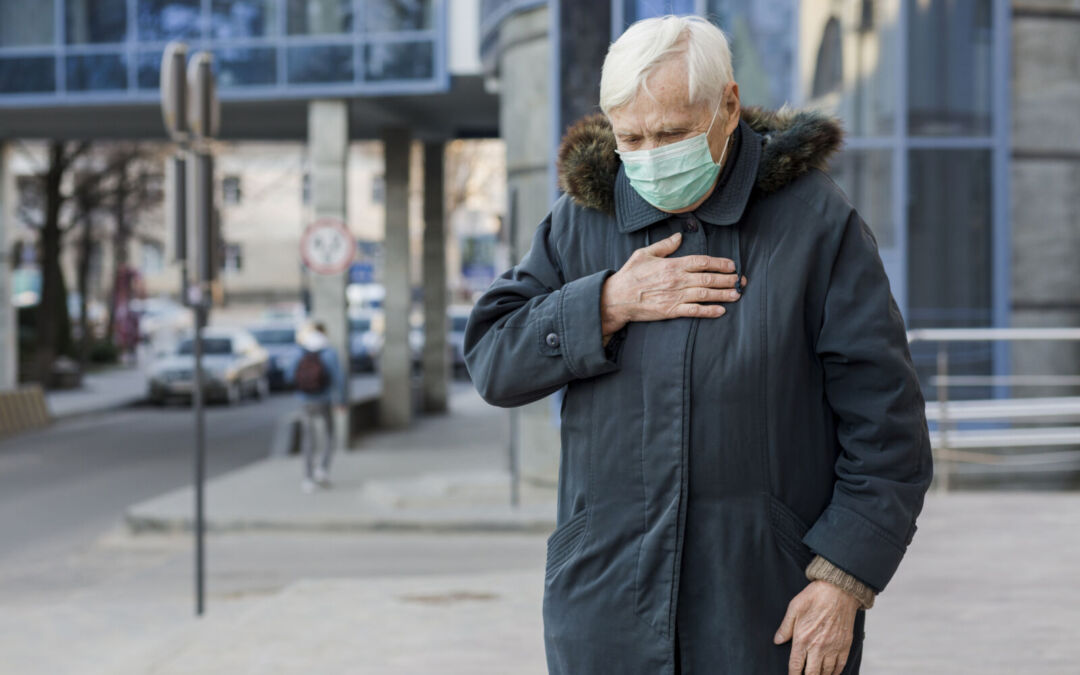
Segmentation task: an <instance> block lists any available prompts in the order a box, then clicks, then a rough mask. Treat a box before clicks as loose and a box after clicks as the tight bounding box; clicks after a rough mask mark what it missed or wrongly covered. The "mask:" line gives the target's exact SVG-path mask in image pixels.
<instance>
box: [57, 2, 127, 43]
mask: <svg viewBox="0 0 1080 675" xmlns="http://www.w3.org/2000/svg"><path fill="white" fill-rule="evenodd" d="M64 7H65V9H66V11H65V18H64V39H65V40H66V41H67V43H68V44H69V45H75V44H91V43H102V42H123V41H124V40H125V38H126V36H127V0H64Z"/></svg>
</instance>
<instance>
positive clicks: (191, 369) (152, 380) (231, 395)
mask: <svg viewBox="0 0 1080 675" xmlns="http://www.w3.org/2000/svg"><path fill="white" fill-rule="evenodd" d="M202 345H203V394H204V395H205V396H206V398H207V400H218V401H223V402H225V403H228V404H230V405H231V404H233V403H237V402H239V401H240V400H241V399H243V398H244V397H245V396H249V395H250V396H255V397H257V398H266V397H267V396H268V395H269V393H270V380H269V372H268V371H269V367H270V356H269V354H268V353H267V351H266V350H265V349H264V348H263V347H261V346H260V345H259V343H258V341H257V340H256V339H255V337H254V336H253V335H252V334H251V333H250V332H249V331H247V330H244V329H242V328H207V329H205V330H204V331H203V341H202ZM194 350H195V344H194V339H193V337H192V336H190V335H189V336H185V337H184V338H183V339H182V340H180V342H179V344H178V345H177V347H176V350H175V351H174V352H171V353H166V354H164V355H163V356H162V357H161V358H159V359H157V360H156V361H155V362H154V363H153V365H152V366H151V367H150V371H149V381H148V385H147V386H148V392H147V394H148V396H149V398H150V400H151V401H153V402H154V403H163V402H164V401H165V400H166V399H168V398H172V397H181V398H191V396H192V394H193V393H194V391H195V377H194V374H195V356H194Z"/></svg>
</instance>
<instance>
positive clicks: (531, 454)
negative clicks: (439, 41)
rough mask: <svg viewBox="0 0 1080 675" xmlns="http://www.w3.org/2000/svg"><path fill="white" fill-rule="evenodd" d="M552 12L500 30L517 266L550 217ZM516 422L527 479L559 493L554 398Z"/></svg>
mask: <svg viewBox="0 0 1080 675" xmlns="http://www.w3.org/2000/svg"><path fill="white" fill-rule="evenodd" d="M548 23H549V15H548V8H547V6H545V5H542V6H540V7H537V8H536V9H532V10H528V11H524V12H519V13H517V14H514V15H511V16H510V17H508V18H506V19H505V20H504V22H503V23H502V25H501V26H500V28H499V36H498V46H497V47H496V48H495V53H496V54H498V55H499V57H498V75H499V90H500V96H499V130H500V131H499V133H500V135H501V136H502V138H503V140H504V141H505V142H506V176H507V179H506V181H507V193H508V194H509V195H510V199H511V202H512V204H513V208H512V209H510V211H512V213H510V214H509V216H510V217H511V218H513V219H514V221H515V222H510V223H507V225H508V227H509V229H510V233H511V235H512V237H513V242H512V246H513V249H514V257H515V260H513V261H512V262H514V263H517V262H518V261H520V259H521V258H522V256H524V255H525V252H526V251H527V250H528V249H529V246H530V244H531V243H532V237H533V234H534V233H535V231H536V227H537V225H539V224H540V222H541V221H542V220H543V219H544V217H545V216H546V215H547V213H548V211H550V210H551V177H550V175H549V173H548V166H549V164H550V160H551V148H552V128H553V125H552V123H551V119H552V117H551V111H552V107H553V106H552V102H551V98H550V94H551V79H552V78H551V73H550V71H549V69H548V65H549V64H550V63H551V45H550V42H549V40H548ZM511 414H512V415H518V423H517V424H515V425H514V427H513V428H515V429H516V434H515V436H516V438H515V442H516V444H517V447H518V457H519V460H520V468H521V478H522V480H523V481H526V482H528V483H532V484H534V485H548V486H554V485H555V484H556V483H557V481H558V475H559V446H560V442H559V429H558V426H557V422H558V410H557V409H556V408H555V407H554V406H553V405H552V401H551V399H550V398H548V399H544V400H541V401H536V402H533V403H529V404H527V405H524V406H521V407H520V408H516V409H515V410H514V411H512V412H511Z"/></svg>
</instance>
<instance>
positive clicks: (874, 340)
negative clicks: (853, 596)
mask: <svg viewBox="0 0 1080 675" xmlns="http://www.w3.org/2000/svg"><path fill="white" fill-rule="evenodd" d="M834 250H836V251H837V253H836V257H835V260H833V261H832V268H831V273H830V277H829V282H828V288H827V290H826V293H825V300H824V313H823V316H822V325H821V327H820V332H819V334H818V338H817V348H816V349H817V354H818V357H819V358H820V359H821V363H822V366H823V368H824V373H825V395H826V398H827V399H828V402H829V405H830V406H831V408H832V410H833V413H834V415H835V419H836V429H837V436H838V440H839V443H840V446H841V452H840V454H839V456H838V458H837V460H836V483H835V485H834V488H833V495H832V499H831V501H830V503H829V505H828V506H827V507H826V508H825V510H824V511H823V512H822V514H821V516H820V517H819V518H818V519H817V521H816V522H815V523H814V524H813V526H812V527H811V528H810V530H809V531H808V532H807V533H806V535H805V536H804V537H803V542H804V543H805V544H806V545H807V546H809V547H810V548H811V549H812V550H813V551H814V552H815V553H817V554H819V555H821V556H822V557H824V558H826V559H828V560H829V561H831V562H832V563H833V564H835V565H836V566H837V567H840V568H841V569H843V570H845V571H847V572H848V573H850V574H851V575H853V576H854V577H856V578H857V579H858V580H860V581H862V582H863V583H865V584H867V585H869V586H870V587H871V588H873V590H875V591H877V592H880V591H881V590H882V589H884V588H885V586H886V584H888V582H889V580H890V579H891V578H892V576H893V574H894V573H895V572H896V569H897V567H898V566H899V564H900V560H901V558H902V557H903V556H904V553H905V551H906V550H907V546H908V544H910V543H911V539H912V537H913V536H914V534H915V529H916V526H915V519H916V517H917V516H918V515H919V512H920V511H921V510H922V505H923V497H924V495H925V493H926V491H927V489H928V488H929V486H930V479H931V477H932V474H933V461H932V459H931V455H930V437H929V432H928V430H927V425H926V404H925V401H924V399H923V395H922V391H921V389H920V387H919V381H918V377H917V375H916V373H915V369H914V366H913V365H912V362H911V354H910V352H909V349H908V342H907V334H906V332H905V329H904V320H903V317H902V316H901V315H900V310H899V308H898V307H897V305H896V302H895V300H894V299H893V297H892V294H891V292H890V290H889V281H888V278H887V277H886V275H885V269H884V266H883V265H882V263H881V258H880V257H879V255H878V251H877V242H876V241H875V240H874V237H873V234H871V232H870V229H869V228H868V227H867V226H866V224H865V223H864V222H863V221H862V219H861V218H860V217H859V215H858V213H856V212H855V211H854V210H851V211H850V214H849V216H848V218H847V222H846V223H845V226H844V228H843V233H842V235H841V237H840V244H839V247H837V248H835V249H834Z"/></svg>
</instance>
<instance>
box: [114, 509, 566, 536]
mask: <svg viewBox="0 0 1080 675" xmlns="http://www.w3.org/2000/svg"><path fill="white" fill-rule="evenodd" d="M124 522H125V523H126V525H127V527H128V530H129V531H130V532H131V533H132V534H179V533H188V532H192V531H193V530H194V526H193V522H192V518H189V517H183V518H175V517H168V516H156V515H152V514H140V513H138V512H132V511H128V512H126V513H125V514H124ZM554 529H555V508H554V504H552V505H551V508H550V515H546V514H544V513H540V512H537V511H536V510H535V509H530V510H529V512H516V513H515V512H504V513H499V512H495V513H490V514H454V513H452V512H450V513H448V512H445V511H442V512H438V513H435V512H417V513H407V512H406V513H373V514H357V515H355V516H353V517H351V518H349V519H347V520H346V519H342V520H325V519H324V520H309V521H304V520H272V519H265V520H263V519H259V518H233V519H228V518H227V519H221V518H207V520H206V531H207V532H212V533H218V534H221V533H240V532H326V533H341V532H387V531H399V532H441V533H452V532H459V533H464V532H471V533H511V532H517V533H527V534H550V533H551V532H552V531H553V530H554Z"/></svg>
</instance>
